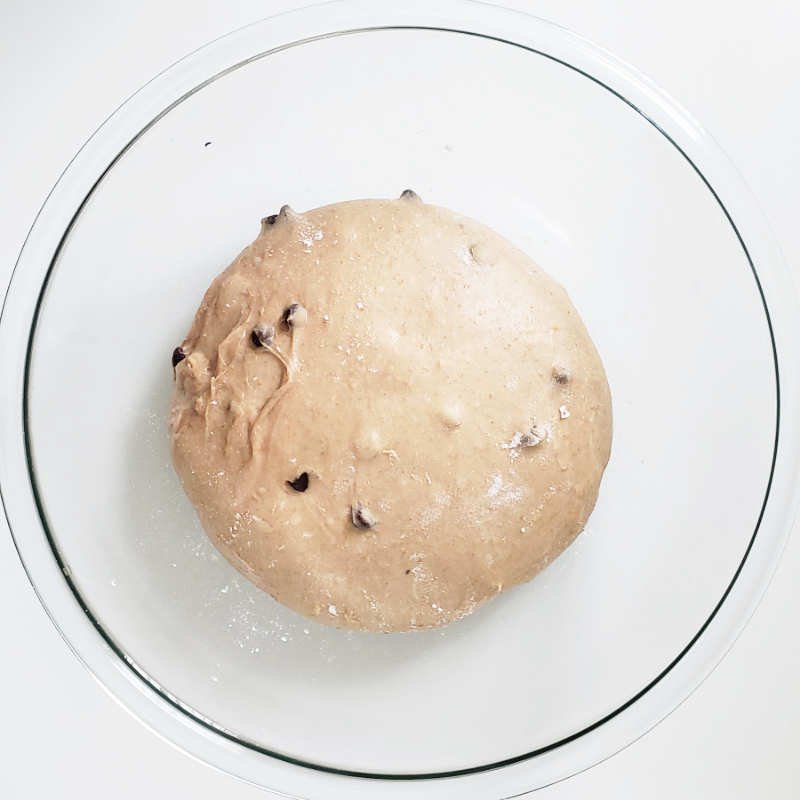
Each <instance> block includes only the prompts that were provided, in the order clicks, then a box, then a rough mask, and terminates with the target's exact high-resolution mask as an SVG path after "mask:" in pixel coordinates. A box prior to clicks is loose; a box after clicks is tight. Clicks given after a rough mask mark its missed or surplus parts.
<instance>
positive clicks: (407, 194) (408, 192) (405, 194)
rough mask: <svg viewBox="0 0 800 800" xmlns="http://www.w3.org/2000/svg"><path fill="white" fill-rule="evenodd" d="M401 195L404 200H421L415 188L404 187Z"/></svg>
mask: <svg viewBox="0 0 800 800" xmlns="http://www.w3.org/2000/svg"><path fill="white" fill-rule="evenodd" d="M400 197H401V198H402V199H403V200H419V199H420V196H419V195H418V194H417V193H416V192H415V191H414V190H413V189H403V191H402V192H400Z"/></svg>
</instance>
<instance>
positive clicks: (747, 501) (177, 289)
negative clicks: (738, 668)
mask: <svg viewBox="0 0 800 800" xmlns="http://www.w3.org/2000/svg"><path fill="white" fill-rule="evenodd" d="M406 187H411V188H413V189H415V190H416V191H417V192H418V193H419V194H420V195H422V197H423V198H424V199H425V200H426V201H429V202H434V203H437V204H440V205H444V206H449V207H451V208H453V209H455V210H457V211H459V212H462V213H465V214H467V215H469V216H472V217H475V218H476V219H479V220H481V221H482V222H485V223H487V224H489V225H490V226H492V227H494V228H495V229H496V230H498V231H499V232H500V233H502V234H504V235H505V236H507V237H508V238H509V239H511V240H512V241H513V242H514V243H516V244H517V245H518V246H519V247H521V248H523V249H524V250H526V251H527V252H528V253H530V254H531V255H532V256H533V257H534V258H535V259H536V260H538V262H539V263H540V264H541V266H542V267H543V268H544V269H546V270H547V271H548V272H550V273H551V274H552V275H553V276H554V277H556V279H558V280H559V281H560V282H561V283H563V284H564V285H565V287H566V288H567V290H568V291H569V293H570V295H571V297H572V299H573V301H574V303H575V304H576V306H577V308H578V310H579V312H580V313H581V315H582V316H583V319H584V321H585V322H586V324H587V326H588V328H589V330H590V332H591V334H592V335H593V338H594V340H595V342H596V344H597V347H598V349H599V351H600V353H601V356H602V357H603V360H604V363H605V365H606V369H607V372H608V377H609V382H610V385H611V390H612V396H613V400H614V412H615V435H614V445H613V454H612V460H611V463H610V464H609V467H608V470H607V473H606V476H605V479H604V481H603V486H602V489H601V495H600V500H599V503H598V505H597V508H596V510H595V512H594V514H593V515H592V517H591V519H590V521H589V524H588V526H587V529H586V531H585V532H584V534H583V535H582V536H580V537H579V539H578V540H577V542H576V543H575V544H574V545H573V546H572V547H571V548H570V549H569V550H568V551H567V552H566V553H565V554H564V555H563V556H562V557H561V558H559V559H558V560H557V561H556V562H555V563H554V564H553V565H552V566H551V567H550V568H549V569H548V570H546V571H545V572H544V573H542V574H541V575H540V576H539V577H538V578H536V579H535V580H534V581H532V582H531V583H529V584H527V585H525V586H522V587H519V588H517V589H515V590H512V591H509V592H508V593H505V594H504V595H502V596H501V597H499V598H498V599H496V600H494V601H493V602H491V603H490V604H488V605H487V606H486V607H485V608H483V609H482V610H480V611H478V612H477V613H476V614H474V615H473V616H472V617H470V618H468V619H466V620H464V621H462V622H460V623H457V624H455V625H452V626H451V627H448V628H446V629H443V630H439V631H424V632H418V633H413V634H394V635H378V634H358V633H346V632H341V631H336V630H333V629H331V628H327V627H323V626H320V625H318V624H315V623H313V622H309V621H307V620H305V619H303V618H301V617H299V616H298V615H296V614H294V613H292V612H290V611H289V610H287V609H285V608H283V607H282V606H280V605H278V604H277V603H275V602H274V601H273V600H272V599H271V598H269V597H268V596H266V595H265V594H263V593H261V592H259V591H258V590H257V589H255V588H254V587H252V586H251V585H249V584H248V582H247V581H246V580H245V579H243V578H241V577H239V575H238V574H237V573H236V572H235V571H234V570H233V568H232V567H230V566H229V565H228V564H227V563H226V562H225V561H224V560H223V559H222V558H221V557H219V556H218V555H217V554H216V552H215V550H214V548H213V546H211V545H210V544H209V543H208V541H207V540H206V538H205V535H204V534H203V532H202V530H201V529H200V527H199V524H198V522H197V520H196V518H195V515H194V513H193V510H192V508H191V506H190V505H189V503H188V501H187V500H186V498H185V497H184V496H183V494H182V492H181V489H180V486H179V484H178V480H177V478H176V476H175V475H174V473H173V471H172V468H171V465H170V459H169V441H168V433H167V427H166V418H167V412H168V407H169V400H170V395H171V391H172V374H171V367H170V363H169V359H170V354H171V351H172V348H173V347H174V346H175V344H176V343H178V342H179V341H180V340H181V338H182V336H183V334H184V333H185V331H186V330H187V328H188V326H189V324H190V321H191V318H192V315H193V314H194V311H195V309H196V307H197V305H198V304H199V301H200V299H201V296H202V294H203V292H204V290H205V288H206V287H207V285H208V284H209V282H210V281H211V279H212V278H213V277H214V275H215V274H216V273H217V272H219V271H220V270H221V269H222V268H223V267H224V266H226V265H227V263H228V262H229V261H230V260H231V259H232V258H233V257H234V256H235V255H236V253H237V252H238V251H239V250H240V249H241V248H242V247H243V246H244V245H246V244H247V243H248V242H249V241H250V240H251V239H252V238H254V237H255V235H256V233H257V231H258V224H259V219H260V218H261V217H262V216H264V215H265V214H268V213H273V212H274V211H276V210H277V208H278V207H279V206H280V205H282V204H283V203H287V202H288V203H290V204H291V205H292V206H293V207H295V208H298V209H306V208H312V207H315V206H318V205H321V204H324V203H329V202H335V201H337V200H343V199H351V198H359V197H386V196H395V195H397V194H399V192H400V191H401V190H402V189H404V188H406ZM772 363H773V361H772V348H771V342H770V336H769V330H768V325H767V318H766V314H765V309H764V306H763V304H762V300H761V298H760V295H759V292H758V286H757V283H756V280H755V277H754V274H753V272H752V270H751V267H750V265H749V263H748V260H747V257H746V254H745V253H744V251H743V249H742V247H741V246H740V244H739V242H738V240H737V237H736V234H735V231H734V230H733V228H732V227H731V225H730V223H729V221H728V220H727V218H726V215H725V213H724V211H723V209H722V208H721V207H720V205H719V204H718V203H717V201H716V200H715V198H714V197H713V196H712V194H711V192H710V191H709V190H708V188H707V186H706V185H705V184H704V183H703V180H702V178H701V176H700V175H699V174H698V173H697V172H696V171H695V170H694V169H693V168H692V166H691V165H690V164H689V163H688V162H687V160H686V159H685V158H684V157H683V155H682V154H681V153H680V152H679V151H678V150H677V149H676V147H675V146H673V144H672V143H671V142H670V141H668V140H667V138H666V137H665V136H664V135H662V134H661V133H660V132H659V131H658V130H657V129H656V128H655V127H654V126H653V125H651V124H650V123H649V122H648V121H647V120H646V119H644V118H643V117H642V116H641V115H640V114H639V113H637V111H636V110H635V109H633V108H631V107H630V106H629V105H627V104H626V103H625V102H624V101H622V100H621V99H620V98H618V97H617V96H615V95H614V94H612V93H611V92H610V91H608V90H607V89H606V88H605V87H603V86H602V85H599V84H598V83H596V82H594V81H592V80H590V79H588V78H587V77H585V76H584V75H582V74H580V73H579V72H576V71H574V70H572V69H570V68H568V67H567V66H565V65H563V64H561V63H558V62H555V61H553V60H550V59H548V58H546V57H544V56H542V55H540V54H538V53H535V52H531V51H529V50H526V49H524V48H521V47H518V46H514V45H510V44H507V43H504V42H500V41H495V40H492V39H488V38H483V37H480V36H477V35H467V34H461V33H455V32H444V31H434V30H415V29H403V30H374V31H369V32H359V33H351V34H346V35H339V36H333V37H328V38H324V39H320V40H314V41H309V42H306V43H303V44H298V45H295V46H292V47H289V48H288V49H284V50H281V51H279V52H275V53H272V54H270V55H266V56H265V57H262V58H259V59H258V60H255V61H250V62H248V63H246V64H244V65H242V66H240V67H239V68H237V69H236V70H234V71H232V72H230V73H229V74H227V75H224V76H223V77H220V78H218V79H217V80H215V81H213V82H212V83H210V84H209V85H207V86H205V87H204V88H202V89H200V90H199V91H197V92H195V93H194V94H192V95H191V96H190V97H188V98H187V99H185V100H184V101H183V102H181V103H180V104H179V105H177V106H176V107H175V108H173V109H171V110H170V111H169V112H168V113H167V114H166V115H164V116H163V117H162V118H161V119H159V120H158V121H157V122H156V123H155V124H154V125H152V126H151V127H150V128H149V129H147V130H146V131H144V132H143V133H142V134H141V135H140V136H139V137H138V138H137V139H136V140H135V142H134V143H133V144H132V146H131V147H130V148H129V149H128V150H127V151H126V152H125V154H124V155H123V156H122V157H121V158H120V160H119V161H118V162H117V163H116V164H115V165H114V167H113V169H111V171H110V172H109V173H108V174H107V175H106V176H105V177H104V178H103V179H102V181H101V182H100V184H99V186H98V187H97V189H96V190H95V191H94V193H93V194H92V195H91V197H90V198H89V200H88V202H87V203H86V204H85V206H84V207H83V209H82V210H81V212H80V213H79V215H78V217H77V218H76V220H75V223H74V225H73V227H72V228H71V230H70V231H69V233H68V235H67V237H66V239H65V242H64V245H63V247H62V249H61V251H60V253H59V256H58V258H57V260H56V262H55V263H54V267H53V269H52V271H51V275H50V278H49V281H48V283H47V284H46V288H45V290H44V292H43V297H42V304H41V308H40V313H39V318H38V323H37V326H36V329H35V332H34V336H33V346H32V357H31V364H30V373H29V384H28V423H29V433H30V448H31V456H32V463H33V467H34V475H35V481H36V486H37V489H38V492H39V496H40V499H41V503H42V507H43V510H44V513H45V516H46V521H47V525H48V528H49V531H50V534H51V536H52V539H53V542H54V545H55V547H56V548H57V550H58V552H59V555H60V557H61V558H62V559H63V561H64V563H65V564H66V565H67V566H68V568H69V570H70V572H71V575H72V578H73V580H74V581H75V584H76V586H77V588H78V590H79V591H80V593H81V595H82V598H83V601H84V602H85V604H86V606H87V608H88V609H89V611H90V613H91V614H92V615H93V616H94V617H95V618H96V620H97V621H98V623H99V624H100V625H101V626H102V627H103V629H104V630H105V631H106V632H107V634H108V635H109V637H110V638H111V639H112V640H113V641H114V643H115V644H116V646H117V647H118V648H119V649H120V651H122V652H123V653H124V654H125V655H126V656H127V658H129V659H130V661H131V662H133V663H134V664H136V665H137V668H138V669H140V670H141V671H142V672H143V673H145V674H146V675H148V676H150V678H151V679H152V681H153V682H155V683H157V684H158V686H159V687H161V690H162V691H163V692H165V693H167V694H169V695H170V696H171V697H172V698H175V699H176V700H177V701H179V702H180V703H182V704H184V705H185V706H186V707H188V708H190V709H192V710H193V711H194V712H195V713H196V714H198V715H200V716H202V717H203V718H204V719H205V720H207V721H208V722H209V724H212V725H214V726H217V727H219V728H221V729H224V730H225V731H226V732H228V733H229V734H232V735H233V736H236V737H238V738H241V739H242V740H245V741H247V742H250V743H253V744H255V745H256V746H258V747H261V748H264V749H266V750H269V751H273V752H276V753H279V754H283V755H286V756H289V757H292V758H294V759H299V760H301V761H304V762H308V763H312V764H315V765H322V766H326V767H333V768H337V769H345V770H357V771H366V772H375V773H385V774H419V773H437V772H443V771H449V770H459V769H470V768H476V767H481V766H483V765H487V764H491V763H493V762H497V761H500V760H502V759H506V758H510V757H515V756H518V755H521V754H523V753H529V752H531V751H536V750H540V749H543V748H548V747H551V746H553V745H554V743H557V742H558V741H559V740H561V739H563V738H565V737H568V736H571V735H573V734H575V733H577V732H579V731H581V730H583V729H585V728H586V727H587V726H591V725H594V724H595V723H597V722H598V721H599V720H601V719H602V718H604V717H605V716H606V715H608V714H610V713H612V712H614V711H615V710H616V709H618V708H619V707H620V706H622V705H624V704H625V703H627V702H628V701H630V700H631V698H633V697H634V696H635V695H636V694H637V693H638V692H640V691H641V690H642V689H644V688H645V687H647V686H648V684H650V683H651V682H652V681H653V680H655V679H656V678H657V677H658V676H659V674H660V673H661V672H662V671H663V670H664V669H665V668H666V667H667V666H668V665H669V664H670V663H671V662H672V661H673V660H674V659H675V658H677V657H678V656H679V655H680V653H681V652H682V650H683V649H684V648H685V647H686V646H687V644H688V643H689V642H690V641H691V639H692V637H693V636H694V635H695V633H696V632H697V631H698V629H699V628H700V627H701V625H702V624H703V623H704V622H705V621H706V619H707V618H708V617H709V615H710V614H711V613H712V611H713V610H714V607H715V606H716V604H717V603H718V602H719V601H720V599H721V597H722V595H723V593H724V592H725V589H726V588H727V586H728V584H729V582H730V581H731V579H732V577H733V575H734V573H735V571H736V569H737V567H738V565H739V564H740V562H741V560H742V558H743V556H744V554H745V550H746V548H747V545H748V543H749V541H750V539H751V537H752V536H753V533H754V529H755V526H756V522H757V519H758V516H759V512H760V509H761V506H762V503H763V500H764V493H765V490H766V487H767V482H768V478H769V472H770V463H771V457H772V450H773V438H774V432H775V406H776V389H775V376H774V370H773V366H772Z"/></svg>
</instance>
